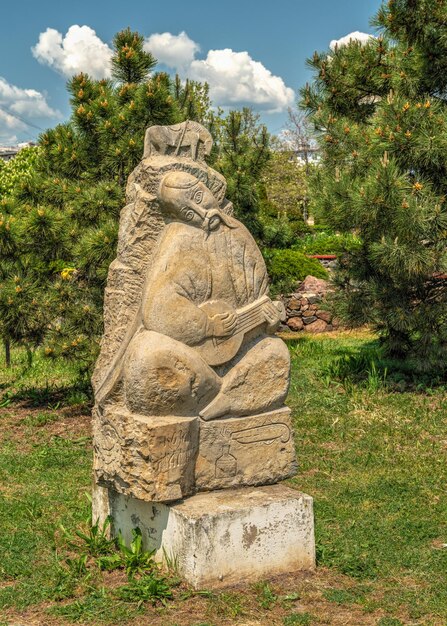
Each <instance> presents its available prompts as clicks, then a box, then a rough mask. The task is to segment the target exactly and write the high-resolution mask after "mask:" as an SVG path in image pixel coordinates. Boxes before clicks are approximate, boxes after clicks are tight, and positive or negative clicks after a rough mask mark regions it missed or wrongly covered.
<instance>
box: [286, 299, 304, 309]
mask: <svg viewBox="0 0 447 626" xmlns="http://www.w3.org/2000/svg"><path fill="white" fill-rule="evenodd" d="M300 306H301V298H299V299H298V298H294V297H293V296H292V297H291V298H290V300H289V301H288V303H287V308H289V309H299V308H300Z"/></svg>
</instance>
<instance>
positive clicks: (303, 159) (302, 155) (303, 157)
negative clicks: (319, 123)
mask: <svg viewBox="0 0 447 626" xmlns="http://www.w3.org/2000/svg"><path fill="white" fill-rule="evenodd" d="M294 153H295V158H296V160H297V161H298V163H299V164H300V165H306V164H310V165H317V164H318V163H319V162H320V159H321V151H320V148H318V146H315V145H303V146H300V147H299V148H298V149H295V150H294Z"/></svg>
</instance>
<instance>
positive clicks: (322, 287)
mask: <svg viewBox="0 0 447 626" xmlns="http://www.w3.org/2000/svg"><path fill="white" fill-rule="evenodd" d="M299 291H310V292H313V293H327V292H328V291H330V286H329V281H327V280H324V279H322V278H315V276H306V278H305V279H304V280H303V282H302V283H301V285H300V287H299Z"/></svg>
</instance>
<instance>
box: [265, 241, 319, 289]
mask: <svg viewBox="0 0 447 626" xmlns="http://www.w3.org/2000/svg"><path fill="white" fill-rule="evenodd" d="M265 260H266V263H267V270H268V272H269V275H270V278H271V280H272V293H274V294H275V293H289V292H290V291H292V290H293V288H294V287H295V286H296V283H298V282H300V281H302V280H304V279H305V278H306V276H309V275H310V276H315V277H316V278H328V273H327V271H326V270H325V269H324V267H322V265H321V264H320V263H319V262H318V261H317V260H316V259H309V258H308V257H306V256H305V255H304V254H303V253H302V252H297V251H296V250H270V251H268V252H266V253H265Z"/></svg>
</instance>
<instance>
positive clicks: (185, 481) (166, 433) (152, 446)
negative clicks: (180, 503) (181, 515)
mask: <svg viewBox="0 0 447 626" xmlns="http://www.w3.org/2000/svg"><path fill="white" fill-rule="evenodd" d="M198 432H199V425H198V419H197V418H175V417H168V418H164V417H156V418H154V417H152V418H151V417H147V416H144V415H135V414H130V413H129V412H127V411H125V410H122V411H117V410H115V411H111V412H106V413H105V415H103V416H101V415H99V414H97V415H96V418H95V420H94V450H95V460H94V474H95V479H96V481H97V482H98V484H100V485H105V486H109V487H113V489H115V491H118V492H119V493H124V494H126V495H131V496H133V497H135V498H138V499H140V500H147V501H161V502H169V501H172V500H179V499H180V498H183V497H185V496H187V495H191V494H192V493H194V491H195V489H194V466H195V460H196V456H197V452H198V440H199V437H198Z"/></svg>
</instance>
